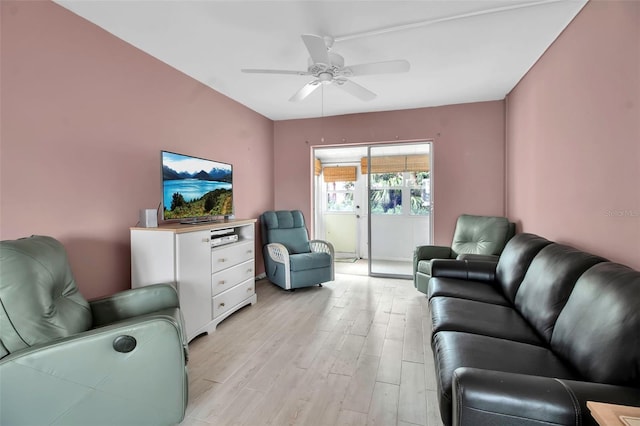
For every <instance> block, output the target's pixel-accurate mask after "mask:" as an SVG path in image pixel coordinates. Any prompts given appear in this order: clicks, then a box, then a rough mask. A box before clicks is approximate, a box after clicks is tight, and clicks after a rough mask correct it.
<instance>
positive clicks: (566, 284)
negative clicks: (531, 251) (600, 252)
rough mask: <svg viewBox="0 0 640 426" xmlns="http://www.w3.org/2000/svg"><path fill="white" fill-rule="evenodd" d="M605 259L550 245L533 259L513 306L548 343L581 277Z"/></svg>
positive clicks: (558, 245)
mask: <svg viewBox="0 0 640 426" xmlns="http://www.w3.org/2000/svg"><path fill="white" fill-rule="evenodd" d="M604 261H605V259H604V258H602V257H599V256H595V255H592V254H589V253H585V252H582V251H579V250H576V249H575V248H573V247H569V246H565V245H562V244H555V243H552V244H549V245H548V246H546V247H544V248H543V249H542V250H540V252H539V253H538V255H537V256H536V257H535V258H534V259H533V261H532V262H531V265H530V266H529V269H528V270H527V273H526V275H525V277H524V280H523V281H522V284H520V288H519V289H518V293H517V294H516V300H515V305H516V307H517V309H518V311H520V313H521V314H522V316H523V317H525V318H526V319H527V321H529V323H531V325H532V326H533V327H534V328H535V329H536V330H537V332H538V333H539V334H540V335H541V336H542V337H543V338H544V339H545V340H546V341H547V342H550V341H551V335H552V333H553V327H554V325H555V323H556V320H557V319H558V315H560V311H561V310H562V308H564V305H565V303H566V302H567V299H568V298H569V295H570V294H571V291H572V290H573V286H574V285H575V283H576V281H578V278H579V277H580V275H582V274H583V273H584V272H585V271H586V270H587V269H589V268H590V267H592V266H593V265H595V264H597V263H600V262H604Z"/></svg>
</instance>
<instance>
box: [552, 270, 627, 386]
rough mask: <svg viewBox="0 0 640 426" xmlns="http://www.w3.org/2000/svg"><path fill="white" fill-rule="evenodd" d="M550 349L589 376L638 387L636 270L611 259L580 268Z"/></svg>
mask: <svg viewBox="0 0 640 426" xmlns="http://www.w3.org/2000/svg"><path fill="white" fill-rule="evenodd" d="M551 348H552V350H553V351H554V352H556V353H557V354H559V355H560V356H561V357H562V358H564V359H565V360H567V361H568V362H570V363H571V364H572V365H573V367H574V368H575V369H576V370H578V371H579V372H580V373H581V374H582V375H583V376H584V377H585V378H586V379H587V380H589V381H595V382H601V383H609V384H615V385H623V386H635V387H638V386H640V272H639V271H634V270H633V269H630V268H628V267H626V266H623V265H619V264H617V263H610V262H605V263H600V264H597V265H595V266H594V267H592V268H590V269H589V270H588V271H587V272H585V273H584V274H583V275H582V276H581V277H580V279H579V280H578V282H577V283H576V285H575V287H574V289H573V292H572V293H571V296H569V300H568V301H567V304H566V306H565V308H564V309H563V310H562V312H561V313H560V316H559V317H558V321H557V322H556V326H555V329H554V331H553V337H552V338H551Z"/></svg>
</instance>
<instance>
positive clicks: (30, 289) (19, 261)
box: [0, 236, 92, 352]
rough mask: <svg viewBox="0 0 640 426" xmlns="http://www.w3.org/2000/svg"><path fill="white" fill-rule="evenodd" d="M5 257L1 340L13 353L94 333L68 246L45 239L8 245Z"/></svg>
mask: <svg viewBox="0 0 640 426" xmlns="http://www.w3.org/2000/svg"><path fill="white" fill-rule="evenodd" d="M0 257H1V262H2V268H0V301H1V302H2V304H1V307H0V324H1V325H0V339H1V340H2V344H3V345H4V346H5V347H6V348H7V350H8V351H9V352H15V351H17V350H19V349H23V348H25V347H29V346H33V345H36V344H39V343H45V342H49V341H52V340H55V339H59V338H62V337H67V336H69V335H72V334H76V333H80V332H83V331H86V330H88V329H89V328H90V327H91V322H92V318H91V310H90V308H89V304H88V303H87V301H86V300H85V299H84V297H82V295H81V294H80V292H78V288H77V286H76V282H75V280H74V278H73V275H72V273H71V268H70V267H69V262H68V260H67V254H66V252H65V250H64V247H63V246H62V244H60V243H59V242H58V241H56V240H55V239H53V238H51V237H43V236H32V237H29V238H22V239H19V240H13V241H2V242H1V243H0Z"/></svg>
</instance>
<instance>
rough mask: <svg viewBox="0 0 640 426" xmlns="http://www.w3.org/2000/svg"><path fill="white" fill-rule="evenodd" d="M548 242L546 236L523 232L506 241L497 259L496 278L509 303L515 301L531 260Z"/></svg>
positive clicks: (549, 242)
mask: <svg viewBox="0 0 640 426" xmlns="http://www.w3.org/2000/svg"><path fill="white" fill-rule="evenodd" d="M549 244H551V241H549V240H547V239H546V238H542V237H539V236H538V235H534V234H525V233H523V234H518V235H516V236H514V237H513V238H511V239H510V240H509V242H508V243H507V245H506V247H505V248H504V251H503V252H502V255H500V260H499V261H498V266H497V268H496V280H497V281H498V282H499V283H500V286H501V287H502V292H503V293H504V295H505V297H506V298H507V299H508V300H509V301H510V302H511V303H514V301H515V298H516V293H517V291H518V288H519V287H520V284H521V283H522V280H523V279H524V276H525V274H526V273H527V269H528V268H529V265H531V261H532V260H533V258H534V257H535V256H536V255H537V254H538V253H539V252H540V250H542V249H543V248H544V247H546V246H548V245H549Z"/></svg>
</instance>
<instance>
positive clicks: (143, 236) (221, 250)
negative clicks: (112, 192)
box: [131, 219, 257, 340]
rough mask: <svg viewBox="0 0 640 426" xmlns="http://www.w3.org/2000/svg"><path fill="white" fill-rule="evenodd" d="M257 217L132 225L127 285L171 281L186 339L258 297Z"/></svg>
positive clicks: (206, 329) (213, 328) (210, 328)
mask: <svg viewBox="0 0 640 426" xmlns="http://www.w3.org/2000/svg"><path fill="white" fill-rule="evenodd" d="M255 222H256V220H255V219H246V220H229V221H225V222H220V223H208V224H199V225H181V224H169V225H166V224H165V225H161V226H159V227H157V228H131V287H132V288H136V287H141V286H145V285H150V284H156V283H162V282H171V283H175V285H176V288H177V290H178V295H179V297H180V308H181V310H182V313H183V316H184V321H185V328H186V332H187V338H188V340H192V339H193V338H194V337H196V336H198V335H200V334H203V333H208V332H211V331H213V330H215V328H216V326H217V325H218V324H219V323H220V321H222V320H224V319H225V318H227V317H228V316H229V315H231V314H232V313H234V312H235V311H237V310H238V309H240V308H242V307H243V306H246V305H248V304H254V303H256V301H257V298H256V292H255V276H256V272H255Z"/></svg>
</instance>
